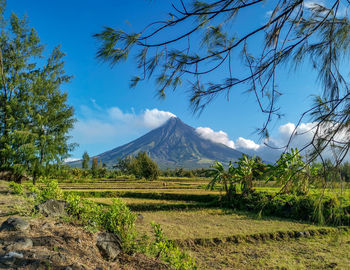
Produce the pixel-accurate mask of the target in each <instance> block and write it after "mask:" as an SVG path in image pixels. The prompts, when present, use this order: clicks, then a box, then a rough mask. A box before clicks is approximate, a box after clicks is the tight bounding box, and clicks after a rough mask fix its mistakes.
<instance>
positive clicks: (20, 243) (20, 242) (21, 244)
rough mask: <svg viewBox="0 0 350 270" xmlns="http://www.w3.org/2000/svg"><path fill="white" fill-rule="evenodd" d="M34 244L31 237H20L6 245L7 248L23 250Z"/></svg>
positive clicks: (9, 249)
mask: <svg viewBox="0 0 350 270" xmlns="http://www.w3.org/2000/svg"><path fill="white" fill-rule="evenodd" d="M32 246H33V241H32V240H31V239H30V238H18V239H17V240H16V241H14V242H12V243H10V244H9V245H7V246H6V250H8V251H14V250H23V249H28V248H31V247H32Z"/></svg>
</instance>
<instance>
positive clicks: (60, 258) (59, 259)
mask: <svg viewBox="0 0 350 270" xmlns="http://www.w3.org/2000/svg"><path fill="white" fill-rule="evenodd" d="M50 261H52V262H53V263H54V264H58V265H62V264H65V263H66V262H67V257H66V255H64V254H62V253H56V254H53V255H51V256H50Z"/></svg>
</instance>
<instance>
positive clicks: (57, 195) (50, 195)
mask: <svg viewBox="0 0 350 270" xmlns="http://www.w3.org/2000/svg"><path fill="white" fill-rule="evenodd" d="M38 191H39V193H38V196H37V201H38V202H45V201H47V200H49V199H53V200H62V199H63V191H62V190H61V189H60V188H59V187H58V182H57V181H56V180H51V179H43V180H42V181H41V183H40V186H39V188H38Z"/></svg>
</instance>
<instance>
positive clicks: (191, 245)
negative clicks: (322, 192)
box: [60, 178, 350, 269]
mask: <svg viewBox="0 0 350 270" xmlns="http://www.w3.org/2000/svg"><path fill="white" fill-rule="evenodd" d="M207 183H208V179H178V178H172V179H161V180H159V181H152V182H146V181H136V180H130V179H126V180H122V179H118V180H117V181H110V180H100V181H95V182H93V183H92V182H91V183H61V184H60V187H61V188H62V189H63V190H64V191H74V192H76V193H77V194H79V195H82V197H86V198H88V199H89V200H92V201H95V202H98V203H101V204H104V205H108V204H110V203H111V202H112V199H113V197H121V199H122V200H123V201H124V202H125V203H126V204H127V205H128V206H129V207H130V209H131V210H133V211H134V212H135V213H137V214H139V218H138V219H137V222H136V227H137V229H138V231H139V232H140V233H141V234H147V235H151V226H150V222H151V221H153V222H156V223H159V224H160V225H161V226H162V228H163V231H164V232H165V234H166V235H167V236H168V237H169V239H171V240H173V241H175V242H176V243H178V244H179V245H180V246H182V247H183V248H185V249H188V251H189V253H190V254H191V255H192V256H193V257H195V258H196V260H197V262H198V264H199V266H200V269H331V268H336V269H350V268H349V265H350V251H349V250H350V236H349V232H347V233H344V232H343V231H339V232H338V231H337V230H335V231H334V228H332V227H321V226H317V225H314V224H310V223H305V222H300V221H297V220H286V219H278V218H272V217H263V218H259V217H258V216H257V215H256V214H252V213H247V212H238V211H232V210H224V209H219V208H217V205H211V204H210V203H208V201H210V200H213V199H219V198H220V196H222V195H224V193H223V192H222V191H219V190H214V191H210V190H206V189H205V187H206V185H207ZM257 190H258V191H264V192H268V193H275V192H277V191H278V188H276V187H271V186H268V187H263V186H261V187H257ZM312 192H316V191H312ZM327 192H328V191H326V193H327ZM343 195H345V196H348V197H350V191H349V190H345V191H344V192H343ZM318 231H321V233H317V232H318ZM313 232H316V233H315V234H314V233H313ZM300 233H301V234H304V235H308V237H307V238H305V237H301V238H297V237H296V235H298V234H300ZM306 233H307V234H306ZM242 239H243V240H242ZM256 239H262V240H259V241H257V240H256Z"/></svg>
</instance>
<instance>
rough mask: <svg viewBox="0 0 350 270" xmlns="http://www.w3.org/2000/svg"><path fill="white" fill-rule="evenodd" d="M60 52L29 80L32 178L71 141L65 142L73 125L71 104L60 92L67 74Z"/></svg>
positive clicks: (58, 157) (65, 151)
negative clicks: (32, 145) (32, 143)
mask: <svg viewBox="0 0 350 270" xmlns="http://www.w3.org/2000/svg"><path fill="white" fill-rule="evenodd" d="M63 56H64V54H63V53H62V52H61V51H60V49H59V47H57V48H55V49H54V50H53V52H52V54H51V56H50V57H49V58H48V61H47V64H46V65H45V66H44V67H43V68H42V69H40V70H38V71H37V72H36V74H35V75H34V76H33V79H32V82H31V91H30V93H29V94H30V99H29V101H30V103H29V106H28V115H29V116H30V122H29V125H30V130H31V132H32V134H33V139H34V147H35V153H34V157H33V159H32V160H31V163H32V164H34V166H32V168H31V173H32V175H33V181H34V182H35V179H36V177H37V176H40V175H41V173H42V172H43V171H44V170H45V168H46V167H47V165H48V164H49V163H51V162H53V161H54V162H56V163H60V162H62V160H63V159H64V158H66V157H68V152H69V151H71V150H72V149H73V148H74V146H75V144H71V143H68V140H69V138H70V137H69V136H68V135H67V134H68V131H69V130H70V129H72V128H73V124H74V122H75V119H74V118H73V115H74V112H73V107H71V106H69V105H67V94H66V93H62V92H61V89H60V87H61V85H62V84H63V83H66V82H69V81H70V79H71V77H69V76H67V75H66V74H65V72H64V70H63V65H64V62H63V60H62V58H63Z"/></svg>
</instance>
